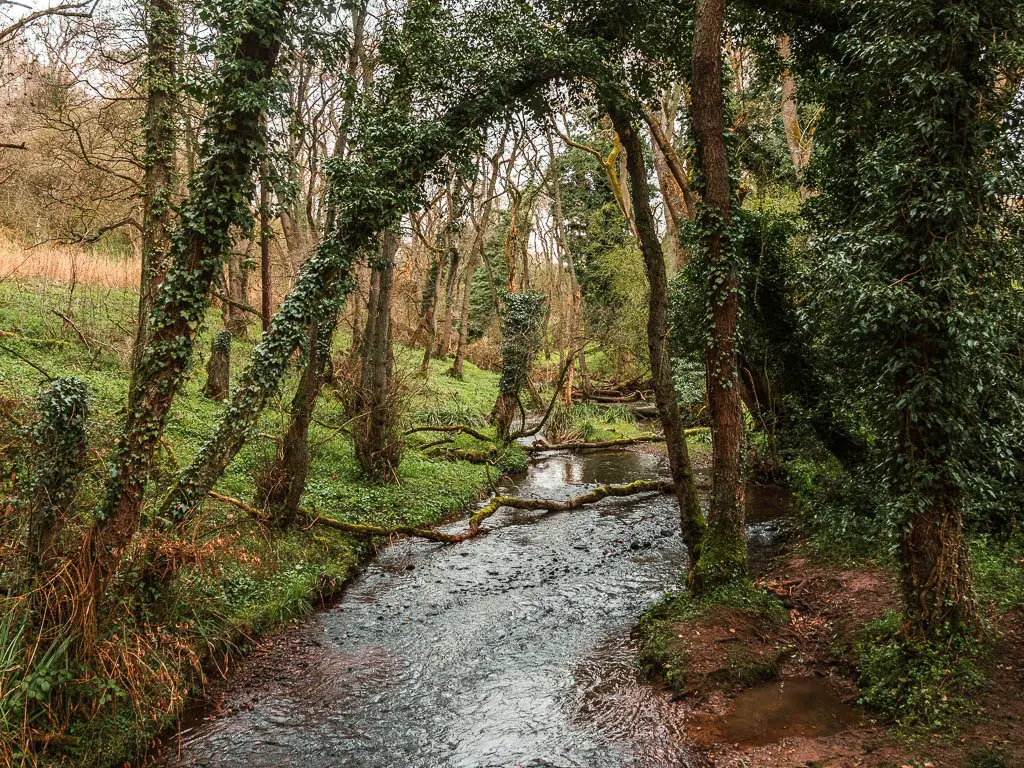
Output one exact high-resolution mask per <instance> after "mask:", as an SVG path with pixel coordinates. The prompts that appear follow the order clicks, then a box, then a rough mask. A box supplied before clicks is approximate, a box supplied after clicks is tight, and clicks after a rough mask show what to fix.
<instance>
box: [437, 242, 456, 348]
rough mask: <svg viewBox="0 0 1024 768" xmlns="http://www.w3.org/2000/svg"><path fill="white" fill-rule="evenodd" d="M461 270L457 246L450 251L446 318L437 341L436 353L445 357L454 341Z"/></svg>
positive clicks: (445, 296)
mask: <svg viewBox="0 0 1024 768" xmlns="http://www.w3.org/2000/svg"><path fill="white" fill-rule="evenodd" d="M458 271H459V252H458V250H456V249H455V248H450V249H449V251H448V275H447V277H446V279H445V283H444V320H443V322H442V324H441V327H442V329H443V330H442V332H441V338H440V339H439V340H438V342H437V348H436V349H435V350H434V354H436V355H437V356H438V357H444V356H446V355H447V354H448V349H449V347H450V346H451V341H452V322H453V320H454V316H455V283H456V278H457V275H458Z"/></svg>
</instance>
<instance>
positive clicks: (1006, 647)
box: [662, 542, 1024, 768]
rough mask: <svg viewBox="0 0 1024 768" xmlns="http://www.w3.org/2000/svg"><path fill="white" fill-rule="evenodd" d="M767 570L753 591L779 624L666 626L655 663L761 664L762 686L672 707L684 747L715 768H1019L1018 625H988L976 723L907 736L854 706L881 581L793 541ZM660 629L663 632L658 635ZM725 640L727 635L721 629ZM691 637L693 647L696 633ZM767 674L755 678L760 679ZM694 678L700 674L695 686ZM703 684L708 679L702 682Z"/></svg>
mask: <svg viewBox="0 0 1024 768" xmlns="http://www.w3.org/2000/svg"><path fill="white" fill-rule="evenodd" d="M788 550H789V551H788V552H787V553H786V554H785V555H784V556H782V557H781V558H779V559H778V560H776V561H775V562H772V563H771V564H770V565H769V566H768V567H767V568H766V570H765V571H764V572H763V574H762V575H761V577H760V579H759V581H758V585H759V586H760V587H762V588H764V589H766V590H768V591H770V592H773V593H774V594H775V595H777V596H778V598H779V599H780V601H781V602H782V604H783V607H784V608H785V609H786V611H787V613H788V616H787V618H786V621H785V622H784V623H783V624H781V625H780V626H778V627H775V628H774V629H773V631H770V632H766V631H765V626H764V625H763V624H759V623H758V622H757V621H756V620H752V619H751V618H750V617H749V616H740V615H737V614H736V613H735V612H732V613H731V612H730V611H728V610H726V611H722V612H718V613H714V614H713V615H712V616H710V617H709V619H708V620H707V621H706V622H704V621H702V622H693V621H690V622H687V623H679V624H676V625H674V626H672V627H671V630H672V631H673V632H674V640H675V641H677V644H676V645H675V646H672V647H671V653H670V654H668V655H667V656H666V657H665V660H666V661H667V663H670V664H671V663H674V664H678V665H689V664H690V663H692V662H693V661H694V660H696V661H697V663H698V664H701V665H704V668H703V670H701V671H704V672H707V671H708V670H709V669H710V670H714V669H717V668H724V667H728V665H729V660H730V659H731V658H735V656H736V654H737V649H740V648H741V649H742V651H743V653H744V654H746V655H761V654H766V655H769V656H771V655H773V654H775V653H776V652H777V651H778V650H780V649H781V651H782V652H781V653H778V654H777V658H773V659H772V664H771V667H772V669H771V671H770V676H771V678H772V679H771V680H770V681H768V682H762V683H755V684H753V685H748V684H745V683H744V682H742V681H740V680H737V679H728V680H724V681H722V680H720V681H719V683H718V684H708V677H707V676H704V677H702V678H700V679H702V681H703V682H704V684H705V686H706V687H705V689H704V690H702V691H699V692H697V691H695V692H693V695H686V693H687V691H686V687H685V686H681V687H680V686H677V688H679V689H680V690H681V691H682V694H680V692H678V691H677V692H676V693H675V694H674V698H675V699H676V700H677V701H678V702H679V703H680V705H681V710H680V711H678V712H677V713H676V716H677V717H679V718H681V719H683V720H684V721H686V722H687V724H688V740H689V743H690V744H692V745H693V746H694V747H695V748H696V749H698V750H699V751H700V753H701V754H702V755H703V756H704V758H705V759H706V760H707V761H708V762H707V764H708V765H711V766H715V768H793V767H794V766H817V767H819V768H825V767H826V766H827V767H828V768H903V767H904V766H909V768H924V766H927V767H928V768H968V767H970V768H1011V767H1012V768H1016V766H1022V765H1024V737H1022V736H1024V697H1022V693H1024V687H1022V681H1024V615H1022V614H1021V612H1020V611H1015V612H1012V613H1010V614H1008V615H1006V616H1003V617H1002V618H1001V619H999V623H998V625H997V626H994V627H993V631H994V632H995V635H996V637H997V638H998V639H997V642H996V646H995V651H994V653H993V655H992V657H991V658H990V659H989V661H988V676H989V679H990V681H991V682H990V684H989V687H988V689H987V690H986V691H985V692H983V694H982V695H981V697H980V704H981V707H982V711H981V714H980V715H979V717H978V719H977V721H976V722H975V723H974V724H973V725H970V726H969V727H967V728H965V729H964V730H962V731H961V732H958V733H955V734H951V733H938V734H913V735H910V734H907V733H903V732H900V731H898V730H896V729H893V728H890V727H887V726H884V725H882V724H879V723H877V722H875V721H874V720H873V719H872V718H871V716H870V713H867V712H865V711H863V710H862V709H861V708H860V707H858V706H857V704H856V702H857V698H858V689H857V670H856V666H855V665H856V660H857V651H856V644H857V641H858V639H859V637H860V633H861V631H862V628H863V626H864V625H865V624H866V623H869V622H871V621H873V620H875V619H877V618H879V617H881V616H882V615H883V614H885V613H886V612H887V611H890V610H894V609H897V608H898V607H899V598H898V594H897V592H896V583H895V579H894V578H893V576H892V574H890V573H887V572H886V571H884V570H882V569H880V568H876V567H870V566H863V567H851V568H844V567H832V566H829V565H827V564H823V563H822V562H820V561H818V560H817V559H815V558H814V557H811V556H808V555H807V554H806V546H805V545H804V544H803V543H801V542H791V543H790V544H789V545H788ZM662 629H665V628H662ZM730 630H735V631H730ZM697 632H700V633H701V637H700V639H699V641H698V640H697V636H696V633H697ZM767 674H769V673H767V672H766V675H767ZM698 677H700V676H698ZM711 677H712V678H713V677H714V676H713V675H712V676H711Z"/></svg>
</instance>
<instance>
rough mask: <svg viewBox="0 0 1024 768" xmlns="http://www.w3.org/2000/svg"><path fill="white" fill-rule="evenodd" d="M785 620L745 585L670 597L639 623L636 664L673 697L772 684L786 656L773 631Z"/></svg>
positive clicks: (767, 597)
mask: <svg viewBox="0 0 1024 768" xmlns="http://www.w3.org/2000/svg"><path fill="white" fill-rule="evenodd" d="M788 620H789V613H788V611H786V609H785V608H784V607H783V605H782V603H781V602H779V600H778V599H777V598H776V597H775V596H774V595H772V594H770V593H768V592H765V591H764V590H762V589H759V588H757V587H755V586H753V585H749V584H742V583H739V584H735V585H733V586H731V587H729V588H728V589H721V590H718V591H715V592H712V593H709V594H706V595H703V596H701V597H694V596H693V595H691V594H690V593H689V592H677V593H672V594H669V595H666V596H665V597H664V598H663V599H662V600H661V601H659V602H658V603H656V604H655V605H654V606H653V607H652V608H650V609H649V610H648V611H647V613H646V614H644V617H643V619H642V620H641V622H640V627H639V635H640V641H641V645H640V651H639V654H638V663H639V665H640V667H641V668H642V669H643V670H644V671H645V673H646V674H647V675H649V676H651V677H660V678H661V679H663V680H664V681H665V682H666V683H668V685H669V687H670V688H671V689H672V690H673V691H674V692H676V693H677V694H684V693H685V694H698V693H700V694H706V693H709V692H711V691H712V690H726V691H728V690H731V689H733V688H734V687H736V686H750V685H755V684H757V683H760V682H764V681H766V680H772V679H774V678H775V677H776V676H777V675H778V671H779V665H780V663H781V661H782V659H783V658H784V657H785V655H786V654H787V653H789V652H790V651H791V649H792V646H791V644H790V643H789V642H787V641H785V640H782V639H780V638H779V632H778V630H779V629H780V628H781V627H782V626H783V625H784V624H785V623H786V622H787V621H788Z"/></svg>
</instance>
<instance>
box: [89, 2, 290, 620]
mask: <svg viewBox="0 0 1024 768" xmlns="http://www.w3.org/2000/svg"><path fill="white" fill-rule="evenodd" d="M261 8H262V6H261ZM248 21H249V26H248V27H247V30H246V31H245V32H244V33H243V34H242V35H241V36H240V38H238V39H237V40H236V41H230V42H229V41H223V42H222V55H221V59H222V66H220V67H218V68H217V71H218V72H221V73H223V74H222V78H223V80H222V82H221V83H219V85H218V87H217V89H216V94H217V96H216V98H215V100H214V103H213V104H212V105H211V107H210V110H209V112H208V116H207V129H206V136H205V140H204V159H203V162H202V166H201V168H200V169H199V170H198V171H197V173H196V175H195V176H194V177H193V180H192V183H191V193H190V198H189V202H188V204H187V205H186V208H185V212H184V214H183V215H182V225H181V229H180V231H179V233H178V236H177V237H176V238H175V239H174V241H173V243H172V246H171V256H172V258H171V267H170V269H169V271H168V275H167V278H166V280H165V281H164V283H163V285H162V287H161V290H160V291H159V292H158V293H157V296H156V297H155V300H154V307H153V311H152V313H151V314H150V342H149V344H147V345H146V348H145V350H144V352H143V355H142V359H141V360H140V362H139V366H138V368H137V369H136V376H135V381H134V385H133V386H132V388H131V391H130V392H129V398H128V407H127V419H126V423H125V427H124V432H123V433H122V435H121V437H120V439H119V440H118V443H117V447H116V450H115V452H114V458H113V466H112V467H111V472H110V478H111V479H110V481H109V482H108V484H107V488H106V497H105V499H104V501H103V503H102V504H101V505H100V508H99V510H98V514H97V515H96V523H95V524H94V525H93V528H92V531H91V533H90V540H89V548H88V553H87V560H88V562H87V563H86V564H85V573H86V575H87V580H88V581H87V584H86V588H85V589H86V595H87V598H88V599H89V600H91V599H92V598H95V597H96V596H98V595H99V594H100V593H101V592H102V589H103V586H104V584H105V583H106V581H107V578H108V577H109V576H110V574H111V573H112V572H113V570H114V568H115V566H116V565H117V563H118V562H119V560H120V556H121V552H122V550H123V549H124V548H125V546H127V544H128V543H129V542H130V541H131V540H132V538H133V537H134V535H135V533H136V531H137V530H138V526H139V516H140V513H141V510H142V502H143V496H144V493H145V487H146V481H147V479H148V475H149V470H150V467H151V466H152V461H153V453H154V451H155V450H156V446H157V443H158V441H159V439H160V436H161V434H162V432H163V427H164V424H165V422H166V419H167V413H168V411H169V410H170V408H171V404H172V403H173V401H174V396H175V394H176V393H177V390H178V387H179V385H180V384H181V380H182V375H183V374H184V372H185V370H186V368H187V366H188V363H189V360H190V359H191V356H192V350H193V346H194V343H195V334H196V330H197V327H198V324H197V323H196V318H199V317H202V316H203V315H204V313H205V312H206V310H207V308H208V307H209V303H210V292H211V288H212V286H213V282H214V279H215V278H216V276H217V275H218V274H219V273H220V271H221V268H222V265H223V254H225V253H226V252H227V251H228V250H229V249H230V247H231V237H230V227H231V225H232V224H233V223H238V224H240V223H242V222H243V221H245V220H246V219H247V218H248V217H249V215H250V210H249V205H250V202H251V200H252V197H253V189H252V186H253V185H252V171H253V165H254V162H255V160H256V157H255V155H256V154H258V153H257V152H256V150H254V149H253V148H254V147H259V146H260V145H261V143H262V141H261V138H260V133H261V131H260V128H261V120H260V113H261V109H260V107H259V103H260V102H261V98H259V97H258V96H256V95H254V92H255V93H256V94H262V93H263V92H264V90H265V88H266V82H267V81H268V80H269V78H270V76H271V73H272V72H273V69H274V65H275V62H276V60H277V54H278V51H279V49H280V41H281V39H282V37H283V35H282V34H281V33H280V32H281V29H282V28H283V26H284V22H285V3H284V2H283V1H282V2H276V1H275V2H271V3H270V4H269V5H268V6H267V7H265V8H263V13H261V14H254V15H252V16H251V17H250V18H249V19H248ZM168 284H171V285H173V289H172V290H168V289H167V286H168ZM92 608H93V606H92V605H89V606H87V607H86V611H87V615H88V613H89V612H91V611H92ZM92 616H93V617H94V616H95V614H94V613H92ZM92 620H94V618H93V619H92Z"/></svg>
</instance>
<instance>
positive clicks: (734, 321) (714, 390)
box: [690, 0, 749, 592]
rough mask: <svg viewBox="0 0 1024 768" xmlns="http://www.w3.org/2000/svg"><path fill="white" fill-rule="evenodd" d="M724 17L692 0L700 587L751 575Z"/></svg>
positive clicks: (720, 10)
mask: <svg viewBox="0 0 1024 768" xmlns="http://www.w3.org/2000/svg"><path fill="white" fill-rule="evenodd" d="M724 19H725V0H697V5H696V8H695V10H694V27H693V56H692V64H693V74H692V78H691V97H690V105H691V106H690V108H691V113H692V119H693V134H694V138H695V139H696V143H697V157H698V159H699V161H700V170H701V175H702V182H703V183H702V189H701V192H702V195H701V203H700V206H699V214H698V219H697V223H698V227H699V228H700V233H701V241H702V243H701V245H702V247H703V249H704V256H705V258H706V259H707V265H708V270H709V283H708V298H709V300H710V303H711V338H710V340H709V343H708V351H707V387H708V404H709V406H710V410H711V437H712V477H711V503H710V505H709V507H708V520H707V522H708V530H707V535H706V536H705V541H704V549H703V551H702V552H701V556H700V558H699V559H698V561H697V566H696V569H695V570H694V571H693V574H692V579H691V581H692V585H693V587H694V589H695V590H696V591H698V592H699V591H702V590H709V589H713V588H715V587H718V586H721V585H725V584H729V583H731V582H736V581H745V580H747V579H749V572H748V565H747V539H746V524H745V520H744V490H745V487H744V486H745V483H744V477H743V467H742V442H743V421H742V418H741V409H740V387H739V375H738V374H739V371H738V366H737V359H736V343H737V334H738V323H739V300H740V295H739V293H740V281H739V269H738V265H737V263H736V258H735V254H734V253H733V249H732V244H731V243H730V242H729V234H728V230H729V222H730V218H731V215H730V209H731V202H732V201H731V199H730V198H731V193H730V185H729V168H728V161H727V158H726V150H725V98H724V95H723V93H722V34H723V27H724Z"/></svg>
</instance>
